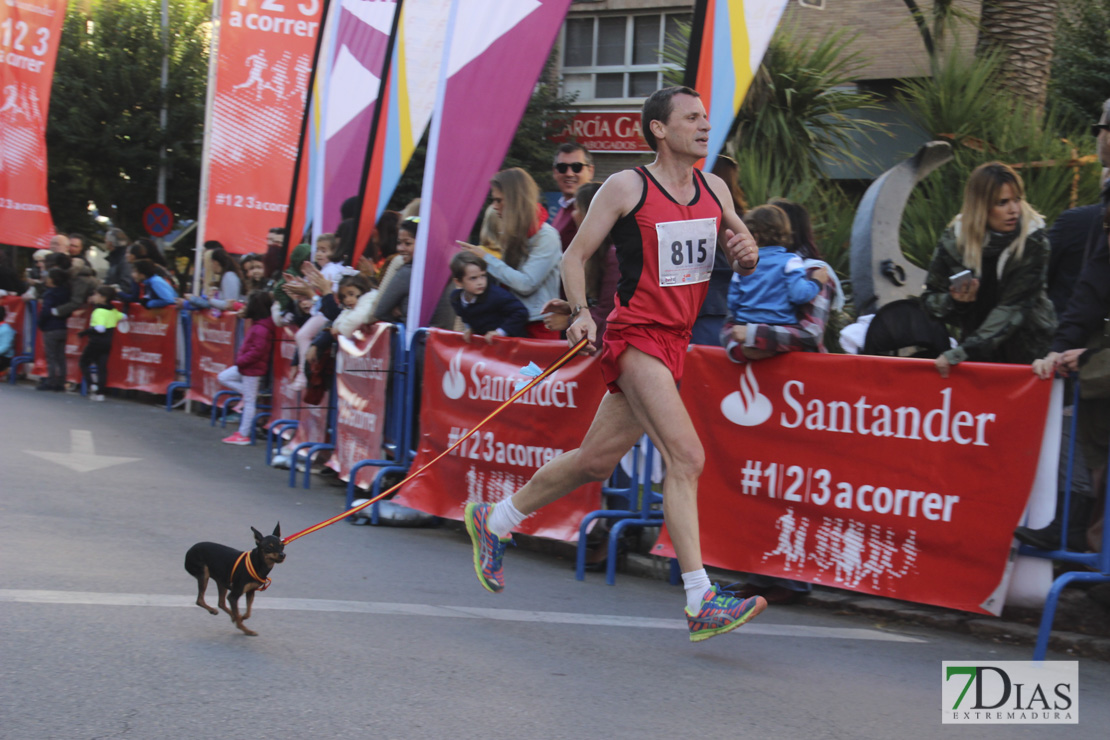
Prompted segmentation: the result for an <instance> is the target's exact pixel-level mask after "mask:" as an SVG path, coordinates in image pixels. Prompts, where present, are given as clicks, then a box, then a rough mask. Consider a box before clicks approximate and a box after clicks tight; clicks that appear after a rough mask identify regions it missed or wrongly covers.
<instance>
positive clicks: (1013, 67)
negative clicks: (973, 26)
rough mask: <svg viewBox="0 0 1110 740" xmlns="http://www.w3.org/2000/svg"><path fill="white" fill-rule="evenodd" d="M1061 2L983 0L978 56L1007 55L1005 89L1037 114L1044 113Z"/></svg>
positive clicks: (1051, 0) (1052, 0) (1004, 71)
mask: <svg viewBox="0 0 1110 740" xmlns="http://www.w3.org/2000/svg"><path fill="white" fill-rule="evenodd" d="M1058 9H1059V0H983V9H982V14H981V15H980V18H979V44H978V49H977V51H976V53H977V54H978V53H981V52H983V51H985V50H988V49H992V48H997V49H1000V50H1002V51H1003V52H1004V53H1005V55H1006V64H1005V65H1004V67H1003V72H1002V85H1003V87H1005V88H1006V89H1008V90H1009V91H1010V92H1012V93H1014V94H1015V95H1017V96H1019V97H1021V98H1024V99H1025V100H1026V101H1028V102H1029V103H1031V104H1032V106H1033V108H1034V109H1035V110H1037V111H1042V110H1043V109H1044V103H1045V95H1046V93H1047V91H1048V77H1049V72H1050V71H1051V67H1052V45H1053V42H1054V41H1055V38H1056V17H1057V12H1058Z"/></svg>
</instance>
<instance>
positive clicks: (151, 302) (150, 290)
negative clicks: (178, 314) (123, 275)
mask: <svg viewBox="0 0 1110 740" xmlns="http://www.w3.org/2000/svg"><path fill="white" fill-rule="evenodd" d="M131 277H132V279H133V280H134V281H135V285H141V286H142V297H141V298H139V299H138V302H139V303H141V304H143V305H144V306H145V307H147V308H161V307H162V306H172V305H174V304H176V303H177V291H175V290H174V289H173V286H172V285H170V284H169V281H167V280H166V279H165V278H164V277H162V276H161V275H160V274H159V268H158V266H157V265H156V264H154V263H153V262H151V261H150V260H138V261H137V262H135V264H133V265H132V266H131Z"/></svg>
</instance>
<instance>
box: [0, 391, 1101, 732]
mask: <svg viewBox="0 0 1110 740" xmlns="http://www.w3.org/2000/svg"><path fill="white" fill-rule="evenodd" d="M225 434H227V432H224V431H222V430H218V429H213V428H211V427H209V426H208V422H207V421H206V420H205V419H202V418H200V417H190V416H186V415H185V414H184V413H182V412H180V411H178V412H174V413H172V414H170V413H167V412H166V411H164V410H163V409H161V408H159V407H155V406H150V405H143V404H139V403H136V402H131V401H118V400H112V399H110V400H109V401H108V402H107V403H103V404H95V403H90V402H87V401H85V400H84V399H82V398H80V397H78V396H73V395H67V394H53V393H36V392H35V391H33V390H32V389H31V388H30V386H26V385H21V386H17V387H14V388H13V387H11V386H9V385H7V384H3V385H2V386H0V470H2V471H3V474H2V476H0V687H2V688H0V737H2V738H5V739H7V738H10V739H12V740H23V739H33V740H41V739H43V738H65V739H69V738H114V737H120V738H217V737H231V736H234V737H299V738H366V737H373V738H406V739H407V738H453V739H454V738H500V737H505V738H578V737H599V738H600V737H604V738H664V737H666V738H672V737H673V738H679V737H682V738H687V737H689V738H719V737H720V738H749V737H751V738H766V737H781V738H845V739H848V738H851V739H852V740H856V739H860V738H876V739H882V740H886V739H888V738H930V739H931V738H939V737H958V738H1053V737H1067V738H1105V737H1106V736H1107V730H1106V728H1107V726H1110V701H1108V699H1107V697H1108V696H1110V664H1106V663H1102V662H1098V661H1092V660H1081V661H1080V664H1079V675H1080V685H1079V707H1080V709H1079V725H1078V726H1076V725H1070V726H1040V727H1016V726H1012V725H1006V726H982V725H979V726H960V727H955V726H946V725H942V724H941V712H942V708H941V673H942V671H941V661H943V660H992V661H993V660H1028V659H1029V658H1030V657H1031V652H1032V651H1031V649H1029V648H1025V647H1012V646H1005V645H996V644H993V643H990V642H986V641H983V640H980V639H977V638H973V637H969V636H967V635H959V634H950V633H944V632H938V631H934V630H930V629H927V628H915V627H907V626H899V627H890V626H883V625H877V624H875V623H873V621H872V620H869V619H868V618H867V617H864V616H859V615H839V614H835V613H831V612H828V611H824V610H814V609H811V608H810V609H807V608H806V607H804V606H790V607H778V608H771V609H769V610H768V611H767V612H765V613H764V614H763V615H761V616H760V617H759V618H758V619H757V620H756V621H754V622H752V623H751V624H749V625H747V626H745V627H743V628H741V629H740V630H738V631H737V632H734V633H732V634H729V635H724V636H721V637H717V638H713V639H711V640H709V641H707V642H704V643H700V644H697V645H693V644H691V643H690V642H689V641H688V639H687V636H686V632H685V623H684V620H683V618H682V605H683V597H682V593H681V590H680V589H678V588H676V587H673V586H669V585H667V584H665V583H663V582H659V581H652V580H644V579H638V578H635V577H631V576H621V577H619V578H618V581H617V585H616V586H615V587H609V586H606V585H605V583H604V580H603V577H602V576H601V575H595V574H591V575H590V577H589V578H588V579H587V581H586V582H584V583H579V582H577V581H575V580H574V574H573V568H572V564H571V563H569V562H567V561H561V560H558V559H556V558H553V557H551V556H545V555H540V554H536V553H531V552H526V551H523V550H516V551H510V552H509V554H508V556H507V558H506V578H507V582H508V586H507V589H506V591H505V592H504V593H502V594H498V595H493V594H489V593H487V592H486V591H484V590H483V589H482V588H481V587H480V586H479V585H478V582H477V580H476V579H475V577H474V575H473V571H472V569H471V561H470V545H469V542H468V540H467V539H466V536H465V534H464V533H461V532H459V531H458V530H457V529H454V528H446V527H445V528H437V529H398V528H387V527H362V526H351V525H349V524H347V523H345V522H341V523H339V524H336V525H334V526H332V527H329V528H327V529H325V530H323V531H321V532H317V533H314V534H312V535H309V536H307V537H304V538H302V539H300V540H298V541H296V542H294V543H291V544H290V545H289V546H288V548H287V550H286V552H287V555H288V557H287V559H286V561H285V563H283V564H281V565H278V566H277V567H276V568H275V570H274V572H273V573H272V574H271V575H272V577H273V586H272V587H271V588H270V589H269V590H268V591H266V592H265V593H263V594H260V595H259V596H258V598H257V599H256V600H255V613H254V616H253V617H252V618H251V620H250V622H249V625H250V626H251V627H252V628H253V629H255V630H257V631H258V632H259V633H260V635H259V636H258V637H247V636H246V635H243V634H242V633H240V632H238V631H237V630H235V629H234V628H233V626H232V625H231V623H230V621H229V620H228V619H227V617H226V616H224V615H223V614H221V615H220V616H217V617H214V616H210V615H209V614H207V613H206V612H204V611H203V610H201V609H199V608H197V607H196V606H195V605H194V604H193V600H194V598H195V589H196V584H195V581H194V580H193V579H192V578H191V577H190V576H189V575H188V574H187V573H185V571H184V568H183V567H182V562H183V559H184V554H185V551H186V550H187V549H188V548H189V546H190V545H192V544H193V543H194V542H197V541H201V540H212V541H216V542H222V543H224V544H227V545H230V546H233V547H237V548H243V549H247V548H249V547H250V546H252V544H253V540H252V536H251V532H250V527H251V526H254V527H257V528H258V529H260V530H262V531H263V532H264V533H269V532H270V531H271V530H272V529H273V527H274V525H275V523H276V522H278V521H280V522H281V525H282V529H283V531H284V532H285V533H286V534H290V533H292V532H295V531H299V530H300V529H303V528H304V527H307V526H309V525H311V524H314V523H315V522H317V521H321V520H323V519H325V518H327V517H329V516H331V515H333V514H334V513H336V512H338V511H340V510H341V508H340V507H341V505H342V502H343V498H342V495H343V491H342V489H341V488H337V487H332V486H328V485H326V484H325V483H323V482H322V481H319V480H316V481H315V482H314V487H313V488H312V489H311V490H307V491H306V490H304V489H300V488H297V489H294V488H290V487H288V485H287V479H288V473H287V472H286V471H277V470H272V469H269V468H266V467H265V465H264V460H263V450H262V449H261V448H258V447H255V448H250V447H231V446H226V445H222V444H220V442H219V440H220V438H221V437H222V436H224V435H225ZM209 598H210V600H211V601H212V602H214V601H215V587H214V585H213V586H210V587H209ZM1064 657H1065V656H1050V658H1056V659H1064Z"/></svg>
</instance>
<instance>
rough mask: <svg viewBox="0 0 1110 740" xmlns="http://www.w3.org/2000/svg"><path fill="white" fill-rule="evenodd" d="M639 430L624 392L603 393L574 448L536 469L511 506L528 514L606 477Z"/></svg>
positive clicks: (515, 496)
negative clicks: (592, 418) (591, 418)
mask: <svg viewBox="0 0 1110 740" xmlns="http://www.w3.org/2000/svg"><path fill="white" fill-rule="evenodd" d="M643 433H644V430H643V428H642V427H641V426H640V424H639V423H638V422H637V421H636V417H635V416H633V414H632V411H631V409H630V408H629V406H628V401H627V399H625V398H624V394H623V393H609V394H606V396H605V397H604V398H602V399H601V404H600V405H598V407H597V414H595V415H594V420H593V422H592V423H591V424H590V429H589V431H587V432H586V436H585V438H584V439H583V440H582V444H581V445H579V447H578V449H576V450H570V451H569V452H564V453H563V454H562V455H559V456H558V457H556V458H555V459H553V460H551V461H550V462H548V463H547V464H545V465H544V466H543V467H542V468H540V469H539V470H537V471H536V474H535V475H534V476H532V479H531V480H530V481H528V483H526V484H525V485H524V487H523V488H521V489H520V490H519V491H517V492H516V493H515V494H513V497H512V499H513V506H515V507H516V509H517V510H518V511H520V512H521V513H522V514H531V513H532V512H534V511H536V510H538V509H540V508H542V507H544V506H546V505H547V504H550V503H551V502H552V501H557V500H558V499H560V498H562V497H563V496H565V495H567V494H568V493H570V492H571V491H573V490H574V489H576V488H578V487H579V486H583V485H585V484H587V483H593V482H595V481H602V480H606V479H607V478H608V477H609V476H610V475H612V473H613V469H614V468H616V467H617V463H619V462H620V461H621V458H622V457H624V455H625V453H627V452H628V451H629V450H630V449H632V445H634V444H636V440H638V439H639V438H640V437H641V436H642V435H643Z"/></svg>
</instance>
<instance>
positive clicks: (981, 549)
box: [653, 347, 1051, 615]
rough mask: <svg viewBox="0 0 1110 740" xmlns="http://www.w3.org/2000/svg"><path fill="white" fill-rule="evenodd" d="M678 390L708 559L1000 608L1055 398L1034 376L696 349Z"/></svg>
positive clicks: (1001, 368)
mask: <svg viewBox="0 0 1110 740" xmlns="http://www.w3.org/2000/svg"><path fill="white" fill-rule="evenodd" d="M681 390H682V396H683V400H684V401H685V404H686V408H687V409H688V410H689V412H690V415H691V417H692V419H693V422H694V426H695V427H696V428H697V430H698V434H699V436H700V437H701V440H702V444H703V445H704V446H705V458H706V465H705V469H704V472H703V473H702V476H701V481H700V484H699V486H698V508H699V513H700V517H699V519H700V522H701V545H702V554H703V557H704V559H705V562H706V563H708V564H710V565H715V566H718V567H722V568H727V569H730V570H738V571H745V572H751V573H762V574H765V575H771V576H782V577H786V578H793V579H798V580H803V581H810V582H812V583H818V584H823V585H826V586H834V587H836V588H844V589H850V590H852V591H861V592H865V593H873V594H877V595H880V596H885V597H889V598H894V599H903V600H906V601H915V602H921V603H926V604H936V605H939V606H945V607H951V608H956V609H963V610H965V611H971V612H979V613H989V614H996V615H997V614H998V613H999V612H1000V611H1001V609H1002V605H1003V600H1004V597H1005V592H1006V586H1007V584H1008V574H1009V569H1008V564H1009V561H1010V557H1011V546H1012V542H1013V531H1014V527H1015V526H1017V524H1018V523H1019V520H1020V519H1021V516H1022V512H1023V511H1024V509H1025V505H1026V502H1027V501H1028V499H1029V494H1030V491H1031V490H1032V486H1033V479H1034V475H1035V472H1036V468H1037V462H1038V456H1039V453H1040V449H1041V437H1042V434H1043V431H1044V422H1045V418H1046V413H1047V410H1048V400H1049V393H1050V390H1051V383H1048V382H1044V381H1040V380H1037V379H1036V378H1035V377H1034V376H1033V374H1032V373H1030V372H1029V368H1028V366H1024V365H993V364H990V365H988V364H979V363H970V362H968V363H962V364H960V365H959V367H957V368H955V369H954V370H953V371H952V374H951V376H950V378H949V379H947V380H945V379H942V378H941V377H940V376H939V375H938V374H937V372H936V370H935V369H934V367H933V363H932V362H931V361H928V360H909V359H894V358H877V357H856V356H850V355H816V354H803V353H800V352H799V353H793V354H789V355H782V356H779V357H777V358H773V359H770V360H764V361H761V362H757V363H752V364H748V365H735V364H733V363H731V362H730V361H729V360H728V359H727V358H726V357H725V354H724V351H723V350H722V349H720V348H717V347H692V348H691V350H690V353H689V355H688V356H687V361H686V372H685V376H684V377H683V380H682V389H681ZM653 552H654V553H655V554H658V555H664V556H670V555H673V549H672V548H671V546H670V541H669V539H667V537H666V535H665V533H664V536H663V537H661V538H660V542H659V544H657V545H656V547H655V550H654V551H653Z"/></svg>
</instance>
